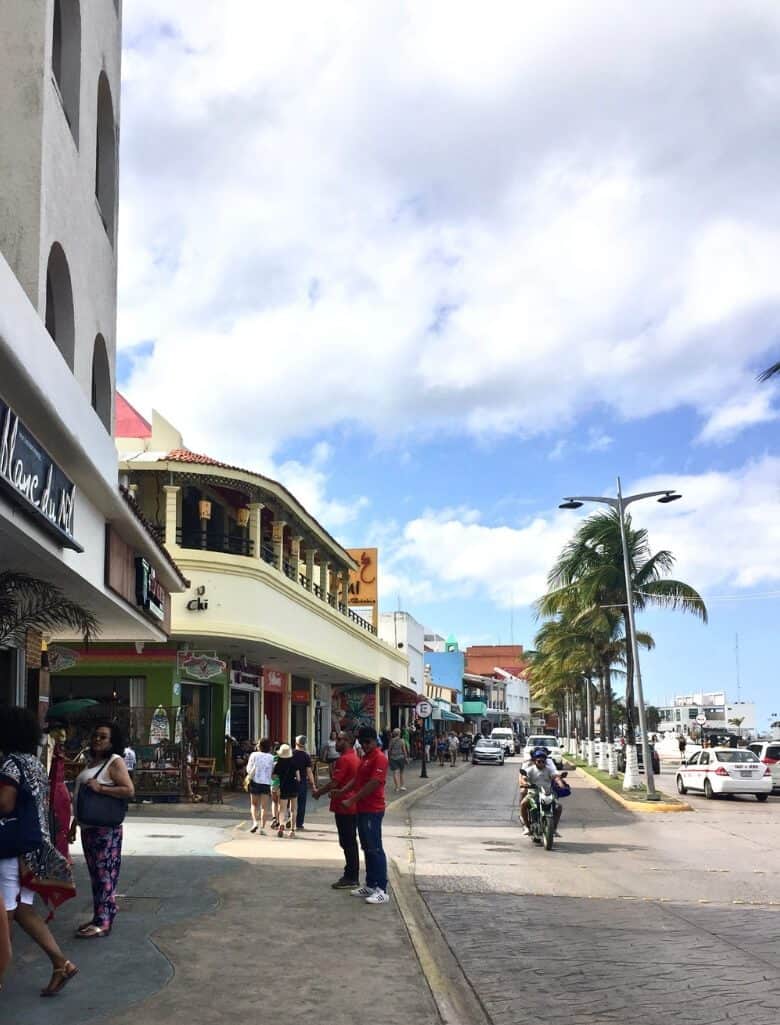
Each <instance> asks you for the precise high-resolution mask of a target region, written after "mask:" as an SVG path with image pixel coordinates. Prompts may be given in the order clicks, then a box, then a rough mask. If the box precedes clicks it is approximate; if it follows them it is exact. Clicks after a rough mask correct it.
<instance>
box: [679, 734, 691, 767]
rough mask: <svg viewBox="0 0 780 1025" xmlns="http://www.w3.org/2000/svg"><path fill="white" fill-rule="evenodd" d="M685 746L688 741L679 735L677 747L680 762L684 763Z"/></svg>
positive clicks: (683, 735) (682, 735)
mask: <svg viewBox="0 0 780 1025" xmlns="http://www.w3.org/2000/svg"><path fill="white" fill-rule="evenodd" d="M687 744H688V741H687V740H686V739H685V734H684V733H681V734H680V736H679V737H678V738H677V746H678V748H679V749H680V762H684V761H685V748H686V746H687Z"/></svg>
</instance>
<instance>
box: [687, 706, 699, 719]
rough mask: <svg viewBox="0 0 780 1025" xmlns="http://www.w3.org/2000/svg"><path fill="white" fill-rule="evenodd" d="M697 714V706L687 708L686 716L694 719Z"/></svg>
mask: <svg viewBox="0 0 780 1025" xmlns="http://www.w3.org/2000/svg"><path fill="white" fill-rule="evenodd" d="M698 714H699V709H698V708H689V709H688V718H689V719H695V718H696V716H697V715H698Z"/></svg>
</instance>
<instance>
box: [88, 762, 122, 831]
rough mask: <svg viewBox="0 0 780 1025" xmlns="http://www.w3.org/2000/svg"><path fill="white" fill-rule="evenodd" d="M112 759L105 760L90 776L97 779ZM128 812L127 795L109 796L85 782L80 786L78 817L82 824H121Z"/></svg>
mask: <svg viewBox="0 0 780 1025" xmlns="http://www.w3.org/2000/svg"><path fill="white" fill-rule="evenodd" d="M110 760H111V759H109V760H108V761H106V762H103V764H102V765H101V766H100V767H99V768H98V771H97V772H96V773H95V774H94V775H92V776H90V777H89V778H90V779H95V778H96V777H97V776H99V775H100V773H101V772H102V771H103V769H105V767H106V766H107V765H108V763H109V761H110ZM126 813H127V798H126V797H109V796H108V794H99V793H97V791H95V790H93V789H92V788H91V787H88V786H86V785H85V784H84V783H82V784H81V786H79V793H78V797H77V798H76V818H77V820H78V823H79V825H80V826H87V827H89V826H104V827H105V826H121V825H122V823H123V822H124V820H125V814H126Z"/></svg>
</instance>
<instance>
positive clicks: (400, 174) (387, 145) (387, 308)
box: [119, 0, 780, 465]
mask: <svg viewBox="0 0 780 1025" xmlns="http://www.w3.org/2000/svg"><path fill="white" fill-rule="evenodd" d="M124 21H125V43H126V51H125V57H124V93H123V98H122V209H121V223H120V272H121V277H120V283H121V313H120V320H119V344H120V347H124V348H129V347H133V346H138V345H139V344H140V343H141V342H143V341H146V340H149V339H154V340H155V342H156V344H155V347H154V351H153V353H152V354H151V355H150V356H148V357H146V358H141V359H139V360H138V361H137V362H136V364H135V369H134V372H133V375H132V380H131V383H130V387H129V397H130V399H131V400H132V401H136V402H139V403H140V404H141V405H142V406H144V407H148V406H150V405H152V404H153V405H155V406H156V407H157V408H159V409H160V410H161V411H162V412H163V413H165V414H166V415H167V416H169V418H171V419H172V420H174V421H175V422H177V423H179V424H180V425H181V427H182V430H183V431H184V432H185V435H186V436H187V437H188V438H191V439H193V444H194V443H195V441H198V442H199V443H200V444H201V447H208V448H209V449H210V450H212V451H215V454H217V455H228V454H229V455H230V456H231V458H240V459H241V460H242V461H245V462H251V463H252V464H253V465H256V464H257V461H258V459H261V458H265V459H267V458H269V456H270V454H271V453H272V452H273V451H274V450H275V448H276V446H277V445H278V443H279V442H280V441H281V440H284V439H287V438H290V437H293V436H313V435H316V433H317V431H319V430H321V429H324V428H327V427H329V426H331V425H333V424H336V423H356V424H358V425H360V427H361V428H362V429H368V430H370V431H374V432H376V433H377V434H379V435H381V436H383V437H393V436H394V435H398V434H407V433H408V434H414V435H415V436H416V437H420V436H423V437H424V436H425V435H426V434H427V433H430V432H433V431H437V430H445V431H449V432H462V431H463V430H467V431H470V432H472V433H473V434H475V435H492V434H501V433H508V432H518V433H520V434H523V435H531V434H534V433H536V432H540V431H544V432H548V431H550V430H553V429H555V430H558V431H561V430H563V429H565V428H566V426H567V425H569V424H571V423H573V422H574V421H575V420H576V419H577V418H578V417H579V416H581V415H582V414H583V413H584V412H585V411H587V410H589V409H592V408H596V407H605V406H606V407H607V408H608V409H609V410H610V411H611V413H612V414H613V415H615V416H616V417H618V418H620V417H625V418H634V417H641V416H645V415H648V414H651V413H657V412H661V411H664V410H669V409H673V408H676V407H679V406H681V405H689V406H692V407H694V408H695V409H696V410H698V411H699V412H700V413H701V414H702V416H704V417H705V418H707V417H709V418H711V420H710V423H709V424H708V426H707V427H706V428H705V429H704V432H703V433H704V435H707V433H708V432H710V433H712V432H713V431H714V433H715V434H716V435H718V434H719V435H720V436H722V435H723V432H722V431H720V430H719V429H718V417H719V416H722V414H721V413H720V411H721V408H722V406H723V404H724V403H727V402H728V401H729V397H730V396H731V395H733V394H734V392H735V390H736V391H738V392H740V394H742V389H746V388H748V387H757V386H755V385H754V384H753V381H752V379H753V376H754V372H755V369H756V367H757V366H760V365H761V364H762V362H763V361H765V360H766V356H767V353H768V352H770V351H771V347H772V345H773V344H774V340H775V339H776V338H777V336H778V330H777V329H778V322H779V319H780V278H778V276H777V274H776V273H775V268H776V267H777V265H778V262H780V226H779V225H778V223H777V220H776V218H773V217H772V216H771V213H772V212H773V211H776V210H777V209H778V207H779V206H780V142H778V137H777V132H776V111H777V98H778V86H777V70H776V69H777V61H776V55H777V48H778V41H779V39H780V8H778V6H777V5H776V4H774V3H771V2H770V0H753V2H751V3H747V4H733V3H730V2H728V0H713V3H711V4H709V5H708V7H707V16H706V17H705V18H703V17H702V11H701V7H700V5H696V4H690V5H685V4H683V5H680V4H661V5H657V4H654V5H637V4H636V3H634V2H633V0H622V2H621V0H610V2H609V3H605V4H600V5H587V4H582V5H571V4H569V3H567V2H563V0H558V2H555V0H550V2H549V3H546V4H543V5H526V4H514V3H506V2H504V3H500V2H491V0H487V2H486V3H483V4H482V5H480V7H479V9H476V8H475V7H474V6H473V5H471V4H466V3H465V2H464V3H454V4H453V3H447V4H444V3H438V2H437V3H430V4H419V5H387V4H382V3H380V2H378V0H374V2H369V0H366V2H364V3H361V4H350V3H347V2H346V0H333V2H332V3H329V4H325V5H323V4H318V3H310V4H304V5H303V6H301V5H287V6H285V5H281V6H280V5H273V4H270V3H266V2H262V3H261V2H257V0H223V2H222V3H220V4H214V3H213V2H212V0H190V2H188V3H187V4H168V5H160V4H159V3H158V2H157V0H134V2H133V3H132V4H127V5H126V6H125V18H124ZM759 154H760V157H759V156H757V155H759ZM772 355H773V356H774V357H776V355H777V353H776V352H774V353H773V354H772ZM764 402H765V404H766V402H768V400H767V399H764ZM763 411H764V413H768V407H767V406H766V405H765V406H764V407H763ZM761 418H762V419H766V416H762V417H761ZM748 422H751V421H750V420H749V418H747V419H745V418H744V417H743V418H740V417H739V416H738V415H735V416H734V417H733V418H732V423H731V425H730V427H729V430H731V431H732V432H733V431H736V430H737V429H738V428H739V427H740V426H741V425H742V424H744V423H748ZM752 422H756V420H755V419H754V420H753V421H752ZM248 424H251V425H256V426H254V427H253V429H252V430H251V431H247V430H246V425H248ZM711 425H714V426H711ZM206 432H207V434H208V437H207V438H206ZM604 444H606V442H604ZM237 450H238V451H237Z"/></svg>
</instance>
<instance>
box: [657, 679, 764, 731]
mask: <svg viewBox="0 0 780 1025" xmlns="http://www.w3.org/2000/svg"><path fill="white" fill-rule="evenodd" d="M699 716H704V717H705V719H704V722H703V723H699V722H698V721H697V720H698V718H699ZM658 719H659V721H658V732H659V733H686V734H687V733H690V734H698V733H699V730H700V728H701V726H702V725H703V726H704V730H705V731H706V730H713V729H721V730H723V732H724V733H734V732H740V733H742V734H743V735H744V736H752V735H754V734H755V732H756V706H755V704H754V703H753V702H752V701H737V702H734V703H733V704H732V703H730V702H729V701H728V700H727V697H726V693H725V691H722V690H721V691H698V692H696V693H693V694H677V695H675V696H674V697H673V698H671V699H667V701H666V702H665V703H664V704H663V705H659V706H658ZM737 719H740V720H742V721H741V722H740V723H739V725H738V726H737V724H736V722H732V720H737Z"/></svg>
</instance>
